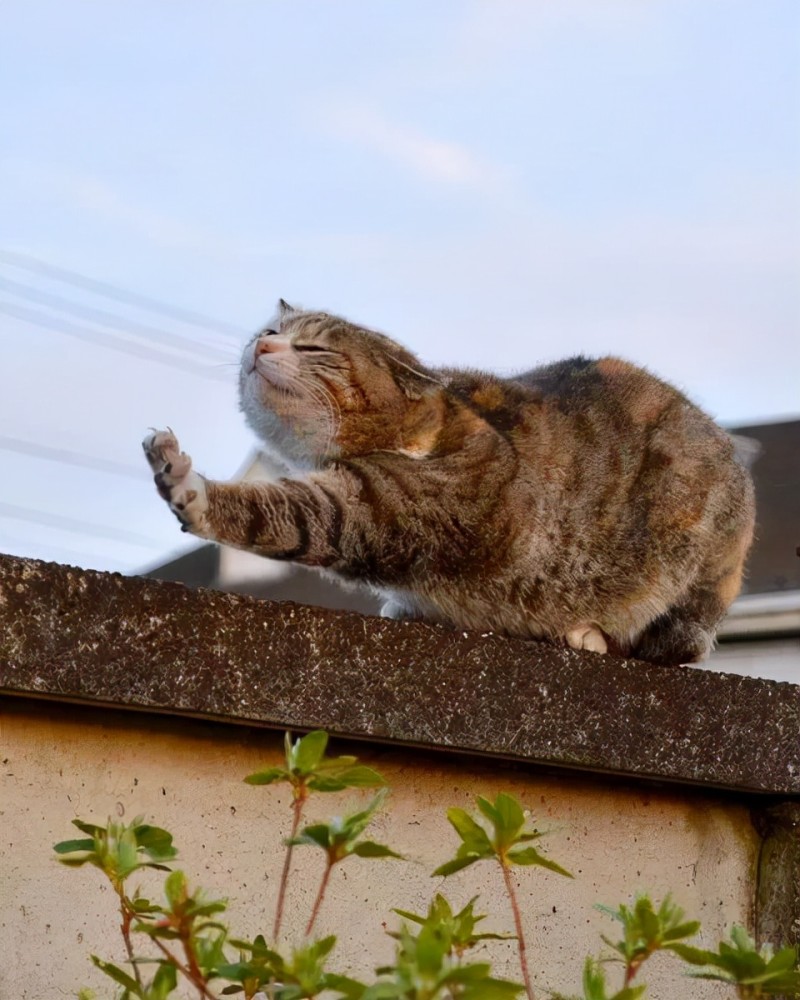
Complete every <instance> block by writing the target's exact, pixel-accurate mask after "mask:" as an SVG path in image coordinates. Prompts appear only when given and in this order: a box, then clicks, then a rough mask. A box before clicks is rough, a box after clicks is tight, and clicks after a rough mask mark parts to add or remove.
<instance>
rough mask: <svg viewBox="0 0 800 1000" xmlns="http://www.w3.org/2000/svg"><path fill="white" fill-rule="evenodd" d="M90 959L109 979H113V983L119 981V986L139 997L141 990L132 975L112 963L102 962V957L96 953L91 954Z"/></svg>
mask: <svg viewBox="0 0 800 1000" xmlns="http://www.w3.org/2000/svg"><path fill="white" fill-rule="evenodd" d="M92 961H93V962H94V964H95V965H96V966H97V968H98V969H99V970H100V971H101V972H104V973H105V974H106V975H107V976H108V977H109V978H110V979H113V980H114V982H115V983H119V985H120V986H124V987H125V989H126V990H128V991H129V992H130V993H133V995H134V996H137V997H140V996H141V995H142V991H141V990H140V989H139V984H138V983H137V982H136V980H135V979H134V978H133V976H129V975H128V973H127V972H125V970H124V969H120V967H119V966H118V965H114V964H113V963H111V962H104V961H103V959H102V958H98V957H97V955H92Z"/></svg>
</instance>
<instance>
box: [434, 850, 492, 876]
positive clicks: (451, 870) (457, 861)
mask: <svg viewBox="0 0 800 1000" xmlns="http://www.w3.org/2000/svg"><path fill="white" fill-rule="evenodd" d="M484 859H485V855H483V854H463V855H462V856H461V857H460V858H453V859H452V860H451V861H445V863H444V864H443V865H439V867H438V868H436V869H435V870H434V871H432V872H431V877H433V876H435V875H454V874H455V873H456V872H460V871H461V870H462V869H463V868H469V866H470V865H474V864H475V862H476V861H483V860H484Z"/></svg>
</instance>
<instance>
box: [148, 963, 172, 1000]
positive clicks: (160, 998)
mask: <svg viewBox="0 0 800 1000" xmlns="http://www.w3.org/2000/svg"><path fill="white" fill-rule="evenodd" d="M177 988H178V973H177V970H176V968H175V966H174V965H173V964H172V962H162V963H161V964H160V965H159V967H158V971H157V972H156V974H155V976H154V977H153V982H152V983H151V984H150V989H149V991H148V1000H165V998H166V997H168V996H169V995H170V993H172V991H173V990H175V989H177Z"/></svg>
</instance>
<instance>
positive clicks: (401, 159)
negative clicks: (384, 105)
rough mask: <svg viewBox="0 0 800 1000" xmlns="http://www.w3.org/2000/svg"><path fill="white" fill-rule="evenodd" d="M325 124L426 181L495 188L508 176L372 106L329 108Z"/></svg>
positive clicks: (463, 149) (454, 144) (467, 151)
mask: <svg viewBox="0 0 800 1000" xmlns="http://www.w3.org/2000/svg"><path fill="white" fill-rule="evenodd" d="M325 124H326V125H327V127H328V129H329V130H331V131H332V132H333V134H334V135H335V136H337V137H344V138H347V139H350V140H352V141H354V142H356V143H358V144H359V145H361V146H364V147H366V148H368V149H371V150H373V151H375V152H377V153H380V154H381V155H383V156H385V157H387V158H388V159H390V160H392V161H393V162H395V163H399V164H401V165H403V166H405V167H407V168H409V169H410V170H412V171H413V172H414V173H416V174H418V175H419V176H420V177H423V178H425V179H426V180H429V181H434V182H437V183H443V184H452V185H457V186H462V187H468V188H472V189H477V190H483V191H496V190H499V189H500V187H501V186H502V185H504V184H505V183H507V181H508V179H509V172H508V171H507V170H504V169H503V168H502V167H499V166H498V165H496V164H492V163H490V162H488V161H487V160H485V159H483V158H482V157H481V156H479V155H477V154H476V153H474V152H472V151H471V150H470V149H468V148H467V147H466V146H463V145H462V144H460V143H457V142H452V141H449V140H446V139H440V138H437V137H435V136H430V135H427V134H426V133H424V132H422V131H421V130H419V129H416V128H412V127H411V126H408V125H404V124H400V123H399V122H393V121H391V120H390V119H389V118H387V117H386V116H385V115H382V114H380V113H379V112H378V111H376V110H375V109H373V108H366V107H358V106H356V105H338V106H333V107H329V108H328V109H327V110H326V114H325Z"/></svg>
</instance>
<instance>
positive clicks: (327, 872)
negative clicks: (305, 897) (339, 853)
mask: <svg viewBox="0 0 800 1000" xmlns="http://www.w3.org/2000/svg"><path fill="white" fill-rule="evenodd" d="M332 871H333V862H332V861H330V860H329V861H328V862H327V864H326V865H325V873H324V874H323V876H322V881H321V882H320V884H319V892H318V893H317V898H316V899H315V900H314V909H313V910H312V911H311V916H310V917H309V918H308V926H307V927H306V937H308V935H309V934H310V933H311V931H312V929H313V927H314V924H315V922H316V919H317V914H318V913H319V908H320V906H322V900H323V899H324V898H325V890H326V889H327V888H328V879H329V878H330V877H331V872H332Z"/></svg>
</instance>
